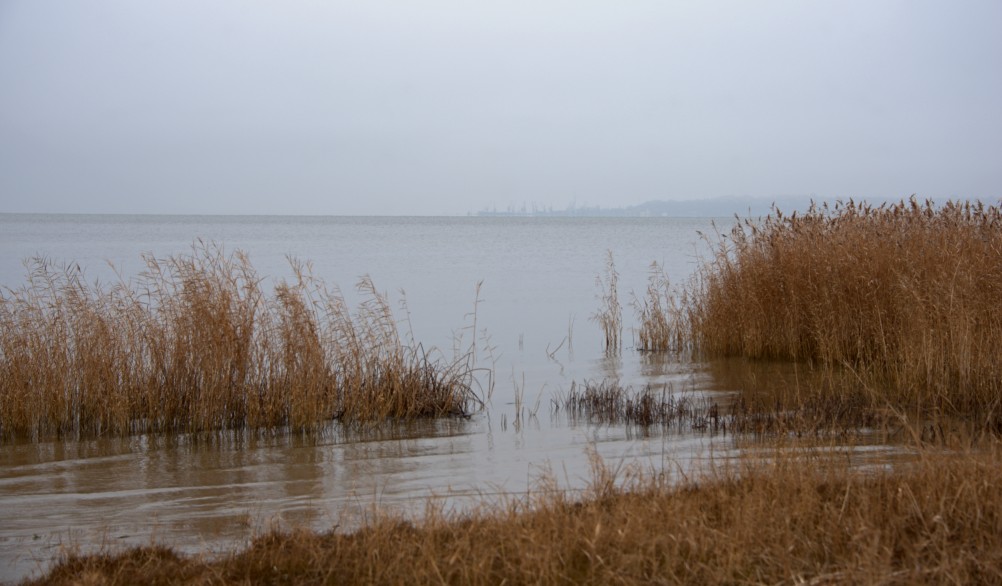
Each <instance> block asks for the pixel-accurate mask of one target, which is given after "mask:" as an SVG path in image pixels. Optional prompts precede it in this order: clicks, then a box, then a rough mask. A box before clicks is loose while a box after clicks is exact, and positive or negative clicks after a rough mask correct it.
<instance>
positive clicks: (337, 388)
mask: <svg viewBox="0 0 1002 586" xmlns="http://www.w3.org/2000/svg"><path fill="white" fill-rule="evenodd" d="M144 260H145V263H146V270H145V271H143V272H142V273H141V274H140V275H139V276H138V277H137V278H136V279H135V280H133V281H131V282H129V283H126V282H124V281H122V282H119V283H118V284H116V285H114V286H111V287H104V286H101V285H96V284H95V285H90V284H88V283H87V282H86V281H85V279H84V277H83V273H82V271H81V270H80V269H79V267H77V266H75V265H70V266H69V267H66V268H62V269H60V268H58V267H56V266H54V265H53V264H52V263H51V262H49V261H47V260H44V259H34V260H32V261H29V262H28V263H27V265H28V266H29V269H30V270H29V275H28V282H27V284H26V285H25V286H23V287H21V288H20V289H7V290H5V291H3V292H0V437H7V438H9V437H14V436H27V437H33V438H39V437H43V436H49V435H66V434H103V433H114V434H126V433H135V432H173V431H199V430H211V429H224V428H239V427H291V428H294V429H304V428H311V427H315V426H318V425H324V424H326V423H328V422H330V421H331V420H334V419H337V420H340V421H342V422H344V423H350V422H361V421H374V420H382V419H387V418H403V419H406V418H414V417H433V416H445V415H458V414H465V413H467V412H468V411H469V410H470V409H471V408H473V407H475V406H476V405H477V404H478V402H479V398H478V397H477V396H476V394H475V393H474V391H473V383H474V380H473V372H474V365H473V364H472V362H471V361H470V357H469V356H465V357H457V358H456V359H454V360H453V361H451V362H450V361H447V360H444V359H443V358H442V357H440V356H438V355H436V354H433V353H432V352H428V351H425V350H423V349H422V348H421V346H420V345H413V344H411V345H405V344H404V343H402V342H401V340H400V336H399V334H398V332H397V325H396V321H395V320H394V317H393V314H392V312H391V310H390V307H389V305H388V303H387V300H386V297H385V296H384V295H382V294H380V293H379V292H378V291H377V289H376V287H375V285H374V284H373V283H372V281H371V280H370V279H369V278H363V279H362V280H361V281H360V282H359V284H358V289H359V292H360V294H361V295H362V298H363V301H362V302H361V304H360V306H359V307H357V308H356V309H354V310H352V309H351V308H349V306H348V304H347V302H346V301H345V298H344V296H343V295H342V294H341V292H340V291H339V290H338V289H337V288H336V287H334V288H329V287H327V285H326V284H325V283H324V282H323V281H322V280H321V279H319V278H317V277H315V276H314V275H313V273H312V271H311V269H310V266H309V265H308V264H304V263H301V262H298V261H295V260H290V262H291V265H292V269H293V275H294V277H293V279H292V280H291V281H281V282H279V283H278V284H277V285H276V286H275V288H274V293H273V295H271V296H268V295H266V293H265V290H264V288H263V287H262V278H261V277H259V276H258V275H257V273H256V272H255V271H254V268H253V267H252V265H251V263H250V261H249V260H248V258H247V257H246V256H245V255H244V254H242V253H240V252H237V253H235V254H233V255H229V256H227V255H225V254H224V253H223V250H222V249H221V247H218V246H215V245H210V244H204V243H201V242H199V243H196V244H195V245H194V246H193V249H192V253H191V254H186V255H177V256H172V257H169V258H166V259H157V258H154V257H153V256H151V255H146V256H144Z"/></svg>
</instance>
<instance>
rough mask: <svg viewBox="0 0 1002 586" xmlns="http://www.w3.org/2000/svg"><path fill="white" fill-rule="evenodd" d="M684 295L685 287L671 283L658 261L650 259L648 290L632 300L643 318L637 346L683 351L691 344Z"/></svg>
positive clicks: (650, 350)
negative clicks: (683, 288) (681, 288)
mask: <svg viewBox="0 0 1002 586" xmlns="http://www.w3.org/2000/svg"><path fill="white" fill-rule="evenodd" d="M685 296H686V291H684V290H677V289H673V288H672V287H671V284H670V282H669V280H668V275H667V274H665V272H664V269H663V268H662V267H661V266H660V265H659V264H658V263H656V262H654V263H651V268H650V274H649V276H648V281H647V291H646V293H645V294H644V296H643V297H641V298H636V297H634V300H633V303H632V305H633V308H634V310H635V311H636V315H637V319H638V321H639V322H640V329H639V331H638V337H639V338H640V339H639V343H638V344H637V350H641V351H648V352H675V353H680V352H682V351H683V350H684V349H686V348H688V347H689V343H688V334H689V328H688V325H687V322H686V317H687V314H686V312H685V311H684V310H683V309H684V304H685V300H686V297H685Z"/></svg>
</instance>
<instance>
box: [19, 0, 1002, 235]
mask: <svg viewBox="0 0 1002 586" xmlns="http://www.w3.org/2000/svg"><path fill="white" fill-rule="evenodd" d="M1000 28H1002V2H998V1H996V0H972V1H965V2H961V3H948V2H940V1H931V0H916V1H908V0H888V1H881V2H870V1H864V0H846V1H844V2H831V3H806V2H799V1H793V0H772V1H767V2H754V3H750V2H744V1H740V0H707V1H701V2H675V1H671V0H636V1H631V2H600V1H598V0H576V1H571V0H535V1H531V2H530V1H529V0H514V1H512V2H504V3H470V2H460V1H459V0H431V1H429V2H420V3H397V2H391V1H388V0H370V1H366V2H349V1H338V0H332V1H330V2H315V1H311V0H292V1H290V2H271V1H266V0H214V1H213V2H208V3H206V2H200V1H197V0H176V1H172V2H157V1H154V2H133V1H131V0H93V1H90V2H74V1H70V0H47V1H44V2H40V1H38V0H5V1H4V2H2V3H0V212H47V213H62V212H65V213H171V214H323V215H362V214H364V215H384V214H389V215H465V214H467V213H476V212H478V211H481V210H484V209H486V208H489V207H491V206H498V207H504V206H508V205H519V204H521V202H537V204H538V205H540V206H546V207H552V208H554V209H563V208H567V207H568V206H569V205H578V206H590V207H604V208H624V207H629V206H636V205H639V204H642V203H643V202H647V201H652V200H664V201H673V200H702V199H712V198H719V197H753V198H771V197H777V194H783V195H781V196H785V195H793V196H797V195H798V194H803V196H805V197H806V196H808V195H809V194H811V195H813V196H814V197H815V198H817V199H824V200H829V201H830V200H834V199H836V198H842V199H848V198H850V197H852V198H856V199H859V198H887V199H901V198H907V197H909V196H910V195H912V194H916V195H917V196H918V197H919V198H920V199H925V198H933V199H935V200H939V201H942V200H945V199H947V198H980V199H983V200H986V201H997V200H998V198H999V197H1000V196H1002V165H1000V164H999V163H998V162H999V161H1000V160H1002V109H1000V108H999V104H1002V35H999V34H998V31H999V30H1000Z"/></svg>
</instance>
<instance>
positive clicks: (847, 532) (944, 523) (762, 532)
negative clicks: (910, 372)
mask: <svg viewBox="0 0 1002 586" xmlns="http://www.w3.org/2000/svg"><path fill="white" fill-rule="evenodd" d="M999 486H1002V461H1000V456H999V454H998V452H997V451H996V450H994V449H987V450H984V451H981V452H977V453H975V452H964V453H949V454H946V453H938V452H932V451H929V450H926V451H923V452H921V453H920V454H919V457H918V458H916V459H915V460H913V461H910V462H909V463H905V464H899V465H898V466H897V470H896V471H893V472H891V471H888V470H887V469H884V468H880V469H869V470H860V469H854V468H851V467H850V465H849V463H848V462H847V458H846V457H845V455H844V454H838V453H825V452H796V451H794V452H790V451H783V452H777V454H776V455H775V457H774V458H771V459H769V460H767V461H762V460H758V461H754V462H752V461H743V462H742V463H738V464H730V465H725V466H719V465H718V466H716V467H715V469H714V471H711V472H708V473H707V475H704V476H700V477H692V478H690V479H688V480H683V481H682V482H681V483H680V484H669V483H668V482H666V481H664V480H663V479H659V478H651V477H634V478H626V477H622V478H618V479H617V478H615V477H614V475H613V474H611V473H610V472H609V471H608V470H607V469H602V468H599V469H597V472H596V474H595V478H594V480H593V482H592V485H591V487H590V489H589V491H588V492H587V493H586V494H585V495H584V496H583V497H580V496H568V495H567V494H565V493H563V492H560V491H556V490H552V489H549V490H548V489H545V488H541V489H538V490H537V492H536V493H535V494H534V495H533V496H530V497H527V498H526V499H519V500H513V501H510V502H507V503H504V504H501V505H497V504H495V505H489V506H485V507H484V508H482V509H481V510H479V511H475V512H472V513H464V514H452V515H449V514H443V513H441V512H436V511H435V510H432V511H430V512H429V513H428V514H426V515H425V516H424V517H422V519H421V520H418V521H408V520H404V519H401V518H398V517H392V518H380V519H377V520H374V521H371V522H369V523H368V524H367V525H366V526H364V527H363V528H361V529H359V530H357V531H354V532H351V533H338V532H334V533H328V534H316V533H311V532H305V531H301V532H292V533H271V534H266V535H263V536H262V537H260V538H258V539H256V540H255V541H254V542H253V543H252V544H251V545H250V546H249V547H248V548H247V549H245V550H243V551H239V552H234V553H231V554H228V555H224V556H222V557H221V558H218V559H214V560H208V559H202V558H199V557H185V556H181V555H178V554H176V553H174V552H172V551H171V550H170V549H169V548H166V547H148V548H139V549H133V550H129V551H126V552H119V553H107V554H98V555H92V556H85V557H75V556H70V557H67V558H66V559H64V560H63V561H62V562H61V563H59V564H58V565H57V566H56V567H54V568H53V569H52V570H51V571H50V572H49V573H48V574H47V575H46V576H44V577H43V578H42V579H40V580H38V581H37V582H35V583H36V584H71V583H94V584H98V583H109V584H133V583H162V584H170V583H204V584H234V583H273V584H274V583H278V584H283V583H284V584H292V583H295V584H358V583H377V584H403V583H407V584H441V583H449V584H501V583H515V584H522V583H539V584H650V583H678V584H682V583H701V584H711V583H756V584H757V583H790V584H794V583H805V584H832V583H841V584H858V583H870V584H877V583H888V584H915V583H935V584H942V583H997V582H999V581H1000V580H1002V491H999V490H998V487H999Z"/></svg>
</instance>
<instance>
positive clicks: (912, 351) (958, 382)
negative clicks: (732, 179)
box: [676, 198, 1002, 429]
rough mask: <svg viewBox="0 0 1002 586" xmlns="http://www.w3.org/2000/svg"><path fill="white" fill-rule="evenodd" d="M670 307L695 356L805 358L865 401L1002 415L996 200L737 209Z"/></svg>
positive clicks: (1000, 239) (1001, 283)
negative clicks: (797, 210) (752, 213)
mask: <svg viewBox="0 0 1002 586" xmlns="http://www.w3.org/2000/svg"><path fill="white" fill-rule="evenodd" d="M685 295H686V296H685V297H684V298H682V299H680V300H679V302H678V303H677V305H676V307H677V308H679V309H680V311H681V312H682V313H684V316H683V317H682V318H679V319H680V320H681V323H684V324H685V325H686V327H687V328H688V331H687V337H688V346H689V348H690V349H693V350H695V351H696V352H697V353H699V354H700V355H702V356H706V357H713V356H744V357H748V358H752V359H781V360H793V361H804V362H807V363H811V364H814V365H815V366H818V367H820V368H821V369H822V370H825V371H827V372H829V373H835V372H836V371H841V373H840V374H837V376H838V377H840V378H841V379H842V380H843V381H845V384H841V385H833V386H832V387H831V388H832V389H833V392H836V393H839V394H845V393H855V394H859V395H862V396H864V397H865V398H866V399H867V400H868V401H870V402H871V403H872V405H873V406H875V407H890V408H893V409H896V410H899V411H901V410H907V411H909V412H918V413H920V414H922V416H926V415H929V414H939V415H948V416H962V417H966V418H969V419H972V420H977V421H979V422H981V423H982V424H984V425H985V426H987V427H991V428H995V429H999V428H1002V409H1000V402H1002V400H1000V397H1002V354H1000V353H999V351H998V349H999V348H1000V347H1002V303H999V300H1000V299H1002V212H1000V209H999V207H997V206H985V205H983V204H981V203H969V202H965V203H956V202H947V203H946V204H945V205H942V206H935V205H933V203H932V202H929V201H927V202H925V203H924V204H921V203H919V202H918V201H916V200H915V198H912V199H911V200H909V201H907V202H904V201H902V202H899V203H897V204H893V205H881V206H880V207H872V206H870V205H867V204H859V203H854V202H853V201H852V200H850V201H849V202H848V203H841V202H839V203H836V204H835V205H834V206H833V207H829V206H828V205H827V204H823V205H821V206H817V205H814V206H812V207H811V209H810V210H809V211H808V212H806V213H804V214H802V215H798V214H793V215H790V216H786V215H784V214H782V213H781V212H780V211H779V210H774V211H773V213H772V214H770V215H769V216H768V217H766V218H765V219H764V220H761V221H751V220H746V221H744V222H739V223H738V224H737V225H736V226H735V227H734V228H733V229H732V230H731V231H730V233H729V235H727V236H726V237H725V238H724V239H723V240H722V241H721V243H720V245H719V247H718V249H717V252H716V254H715V255H714V256H713V258H712V259H711V260H710V261H709V262H708V263H706V264H705V265H704V266H703V268H702V269H701V271H700V272H699V273H698V275H697V278H696V279H695V280H694V282H693V283H692V284H691V285H690V286H689V287H688V288H687V290H686V291H685Z"/></svg>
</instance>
